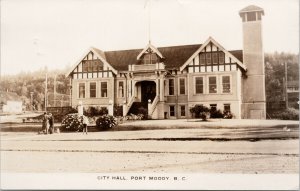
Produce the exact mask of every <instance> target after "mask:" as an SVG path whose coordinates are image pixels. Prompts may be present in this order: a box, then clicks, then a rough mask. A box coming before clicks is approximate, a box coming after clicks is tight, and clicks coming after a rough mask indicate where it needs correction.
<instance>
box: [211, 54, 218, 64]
mask: <svg viewBox="0 0 300 191" xmlns="http://www.w3.org/2000/svg"><path fill="white" fill-rule="evenodd" d="M212 58H213V64H218V53H217V52H214V53H212Z"/></svg>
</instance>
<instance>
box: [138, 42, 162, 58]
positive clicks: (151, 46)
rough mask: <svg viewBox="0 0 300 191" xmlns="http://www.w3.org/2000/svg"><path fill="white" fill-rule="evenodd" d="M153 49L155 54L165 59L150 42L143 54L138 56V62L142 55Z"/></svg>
mask: <svg viewBox="0 0 300 191" xmlns="http://www.w3.org/2000/svg"><path fill="white" fill-rule="evenodd" d="M149 48H150V49H151V50H152V51H153V52H155V53H156V54H157V55H158V56H159V57H160V58H163V55H162V54H161V53H160V52H159V50H157V48H156V47H155V46H153V45H152V44H151V43H150V42H149V44H148V45H147V46H146V47H145V48H144V49H143V50H142V51H141V53H140V54H139V55H138V56H137V58H136V59H137V60H139V59H140V58H141V57H142V55H143V54H144V53H145V52H146V51H147V50H148V49H149Z"/></svg>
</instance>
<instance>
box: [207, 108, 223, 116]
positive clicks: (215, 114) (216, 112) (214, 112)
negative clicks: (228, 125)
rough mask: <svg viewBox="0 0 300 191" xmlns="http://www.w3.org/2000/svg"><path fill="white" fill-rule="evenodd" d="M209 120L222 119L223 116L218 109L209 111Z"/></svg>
mask: <svg viewBox="0 0 300 191" xmlns="http://www.w3.org/2000/svg"><path fill="white" fill-rule="evenodd" d="M210 118H224V115H223V113H222V111H221V110H219V109H211V110H210Z"/></svg>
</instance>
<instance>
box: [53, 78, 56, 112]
mask: <svg viewBox="0 0 300 191" xmlns="http://www.w3.org/2000/svg"><path fill="white" fill-rule="evenodd" d="M53 99H54V100H53V101H54V107H56V74H55V76H54V91H53Z"/></svg>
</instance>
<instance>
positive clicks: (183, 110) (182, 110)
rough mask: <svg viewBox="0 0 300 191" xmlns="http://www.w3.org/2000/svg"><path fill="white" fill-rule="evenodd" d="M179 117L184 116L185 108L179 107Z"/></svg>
mask: <svg viewBox="0 0 300 191" xmlns="http://www.w3.org/2000/svg"><path fill="white" fill-rule="evenodd" d="M180 116H181V117H184V116H185V106H184V105H182V106H180Z"/></svg>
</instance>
